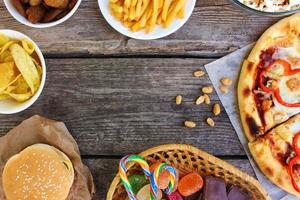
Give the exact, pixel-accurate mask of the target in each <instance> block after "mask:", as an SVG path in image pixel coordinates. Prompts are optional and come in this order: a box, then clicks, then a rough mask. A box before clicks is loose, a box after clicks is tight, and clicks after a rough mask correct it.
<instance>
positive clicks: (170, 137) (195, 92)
mask: <svg viewBox="0 0 300 200" xmlns="http://www.w3.org/2000/svg"><path fill="white" fill-rule="evenodd" d="M211 61H212V60H207V59H158V58H157V59H133V58H132V59H123V58H119V59H48V60H47V69H48V70H47V71H48V73H47V82H46V87H45V89H44V91H43V93H42V96H41V97H40V99H39V100H38V101H37V102H36V103H35V104H34V105H33V106H32V107H31V108H30V109H28V110H27V111H25V112H22V113H19V114H15V115H9V116H8V115H1V116H0V132H2V133H4V132H7V131H8V130H9V129H11V128H13V127H14V126H15V125H17V124H18V123H20V122H21V121H22V120H24V119H26V118H28V117H30V116H32V115H34V114H41V115H44V116H46V117H49V118H53V119H57V120H61V121H64V122H65V123H66V124H67V126H68V128H69V130H70V131H71V133H72V134H73V135H74V137H75V139H76V140H77V142H78V144H79V147H80V149H81V151H82V153H83V154H84V155H124V154H127V153H132V152H139V151H142V150H143V149H145V148H149V147H152V146H155V145H159V144H164V143H187V144H192V145H195V146H196V147H199V148H201V149H204V150H206V151H208V152H210V153H212V154H215V155H245V153H244V151H243V149H242V147H241V145H240V142H239V140H238V138H237V137H236V133H235V131H234V130H233V128H232V126H231V124H230V121H229V119H228V117H227V115H226V113H225V112H224V110H223V112H222V114H221V115H219V116H217V117H213V118H214V119H215V122H216V126H215V127H213V128H212V127H209V126H208V125H207V124H206V122H205V119H206V117H208V116H212V112H211V109H212V108H211V107H212V105H210V106H207V105H200V106H196V105H195V104H194V100H195V99H196V97H198V96H199V95H200V94H201V93H200V88H201V87H202V86H206V85H210V81H209V79H208V76H207V75H206V76H204V77H202V78H195V77H193V72H194V71H195V70H197V69H203V65H204V64H206V63H208V62H211ZM177 94H181V95H183V98H184V100H183V101H184V103H183V106H176V105H175V102H174V101H175V100H174V98H175V96H176V95H177ZM211 99H212V103H215V102H219V100H218V97H217V95H216V94H215V93H213V94H212V95H211ZM184 120H193V121H195V122H196V123H197V128H195V129H188V128H185V127H183V126H182V122H183V121H184Z"/></svg>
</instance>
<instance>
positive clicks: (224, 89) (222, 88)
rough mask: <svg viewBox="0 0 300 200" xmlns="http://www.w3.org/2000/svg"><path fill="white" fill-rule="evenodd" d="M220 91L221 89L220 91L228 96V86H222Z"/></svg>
mask: <svg viewBox="0 0 300 200" xmlns="http://www.w3.org/2000/svg"><path fill="white" fill-rule="evenodd" d="M219 89H220V91H221V92H222V93H224V94H227V93H228V88H227V87H226V86H224V85H221V86H220V87H219Z"/></svg>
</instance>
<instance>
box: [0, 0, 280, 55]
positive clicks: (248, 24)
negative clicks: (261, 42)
mask: <svg viewBox="0 0 300 200" xmlns="http://www.w3.org/2000/svg"><path fill="white" fill-rule="evenodd" d="M0 13H1V18H0V28H10V29H16V30H18V31H22V32H24V33H26V34H28V35H30V36H31V37H32V38H33V39H34V40H35V41H36V42H37V43H38V44H39V45H40V46H41V48H42V50H43V52H44V53H45V54H47V55H49V54H51V55H52V56H61V57H64V56H70V57H71V56H72V57H73V56H76V55H81V56H95V55H98V56H99V55H128V54H132V55H137V54H143V55H154V54H157V55H191V56H206V57H207V56H214V57H215V56H221V55H224V54H227V53H229V52H232V51H234V50H236V49H237V48H240V47H242V46H244V45H246V44H248V43H251V42H253V41H255V40H257V38H258V37H259V35H260V34H261V33H262V32H263V31H264V30H265V29H266V28H267V27H268V26H270V25H271V24H272V23H273V22H275V21H276V20H277V19H274V18H267V17H262V16H255V15H251V14H249V13H245V12H243V11H241V10H240V9H239V8H237V7H236V6H234V5H231V4H230V0H228V1H227V0H205V1H203V0H199V1H198V2H197V6H196V8H195V10H194V13H193V15H192V17H191V18H190V20H189V21H188V23H187V24H186V25H185V26H184V27H183V28H182V29H181V30H179V31H178V32H176V33H175V34H173V35H171V36H169V37H166V38H164V39H160V40H155V41H137V40H133V39H128V38H126V37H124V36H122V35H120V34H119V33H117V32H116V31H114V30H113V29H112V28H111V27H110V26H109V25H108V23H107V22H106V21H105V20H104V18H103V17H102V15H101V14H100V11H99V8H98V5H97V1H96V0H83V2H82V4H81V6H80V8H79V10H78V11H77V12H76V13H75V15H74V16H73V17H72V18H71V19H69V20H68V21H67V22H65V23H63V24H61V25H59V26H56V27H53V28H48V29H32V28H29V27H26V26H24V25H21V24H20V23H19V22H17V21H16V20H14V19H13V18H12V17H11V16H10V14H9V13H8V11H7V10H6V8H5V6H4V3H3V1H1V2H0Z"/></svg>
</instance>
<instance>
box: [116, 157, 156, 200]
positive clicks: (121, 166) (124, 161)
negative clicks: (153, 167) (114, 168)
mask: <svg viewBox="0 0 300 200" xmlns="http://www.w3.org/2000/svg"><path fill="white" fill-rule="evenodd" d="M128 162H136V163H138V164H139V165H140V166H141V168H142V169H143V172H144V174H145V175H146V177H147V178H149V177H150V175H151V173H150V170H149V165H148V163H147V162H146V160H145V159H144V158H142V157H141V156H139V155H128V156H125V157H123V158H122V159H121V161H120V163H119V175H120V179H121V181H122V183H123V185H124V187H125V189H126V192H127V194H128V197H129V199H130V200H137V198H136V196H135V194H134V193H133V190H132V186H131V185H130V182H129V180H128V178H127V174H126V172H127V168H126V164H127V163H128ZM150 196H151V195H150ZM151 200H154V199H151Z"/></svg>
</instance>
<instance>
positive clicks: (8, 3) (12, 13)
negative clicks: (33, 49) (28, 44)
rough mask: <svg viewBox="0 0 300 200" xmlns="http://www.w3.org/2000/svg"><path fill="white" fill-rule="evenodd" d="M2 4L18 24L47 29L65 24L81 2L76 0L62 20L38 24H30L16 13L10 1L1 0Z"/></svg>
mask: <svg viewBox="0 0 300 200" xmlns="http://www.w3.org/2000/svg"><path fill="white" fill-rule="evenodd" d="M3 1H4V4H5V6H6V8H7V10H8V12H9V13H10V14H11V15H12V16H13V17H14V18H15V19H16V20H17V21H18V22H20V23H22V24H24V25H26V26H29V27H33V28H49V27H53V26H56V25H58V24H61V23H63V22H65V21H66V20H68V19H69V18H71V17H72V16H73V14H74V13H75V12H76V11H77V10H78V8H79V5H80V4H81V1H82V0H77V3H76V4H75V6H74V7H73V8H72V9H71V10H70V11H69V12H68V13H67V14H66V15H65V16H63V17H62V18H60V19H58V20H55V21H51V22H45V23H43V22H39V23H32V22H31V21H29V20H28V19H27V18H26V17H24V16H23V15H21V14H20V12H18V11H17V9H16V8H15V6H14V5H13V4H12V0H3Z"/></svg>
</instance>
